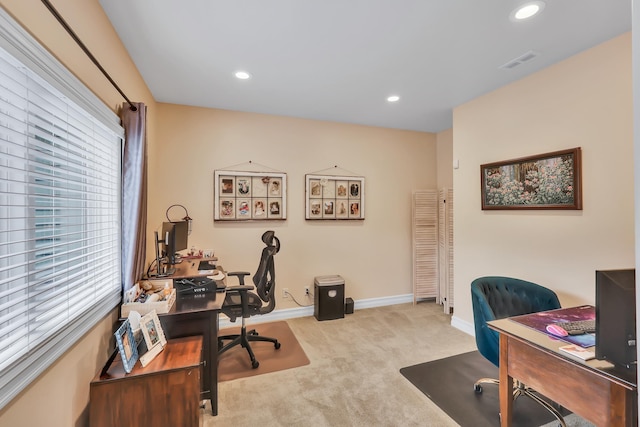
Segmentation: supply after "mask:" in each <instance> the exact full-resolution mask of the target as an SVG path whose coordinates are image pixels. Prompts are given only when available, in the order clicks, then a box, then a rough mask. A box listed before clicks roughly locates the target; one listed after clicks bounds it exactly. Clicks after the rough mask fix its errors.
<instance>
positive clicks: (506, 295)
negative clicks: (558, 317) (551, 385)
mask: <svg viewBox="0 0 640 427" xmlns="http://www.w3.org/2000/svg"><path fill="white" fill-rule="evenodd" d="M471 303H472V306H473V323H474V326H475V332H476V345H477V346H478V351H479V352H480V354H482V355H483V356H484V357H485V358H486V359H487V360H489V361H490V362H491V363H493V364H494V365H496V366H499V365H500V335H499V334H498V332H496V331H494V330H492V329H489V326H487V322H488V321H491V320H497V319H502V318H505V317H511V316H519V315H522V314H529V313H537V312H539V311H546V310H554V309H557V308H560V301H559V300H558V296H557V295H556V293H555V292H553V291H552V290H551V289H547V288H545V287H544V286H540V285H537V284H535V283H531V282H527V281H525V280H521V279H514V278H512V277H502V276H487V277H479V278H477V279H475V280H474V281H473V282H471ZM498 383H499V381H498V380H497V379H494V378H480V379H479V380H477V381H476V383H475V384H474V385H473V388H474V390H475V391H476V393H482V384H498ZM519 396H527V397H529V398H531V399H533V400H534V401H535V402H537V403H539V404H540V405H542V406H543V407H544V408H545V409H546V410H547V411H549V412H550V413H551V414H553V415H554V416H555V417H556V418H557V420H558V422H559V423H560V426H561V427H566V423H565V421H564V418H563V417H562V414H561V413H560V411H559V410H558V409H556V408H555V407H554V406H553V404H552V403H549V402H548V401H546V400H544V399H543V398H542V397H541V396H539V395H538V394H537V393H536V392H535V391H534V390H532V389H531V388H529V387H527V386H526V385H525V384H523V383H521V382H520V381H517V380H516V381H514V388H513V399H514V400H515V399H517V398H518V397H519Z"/></svg>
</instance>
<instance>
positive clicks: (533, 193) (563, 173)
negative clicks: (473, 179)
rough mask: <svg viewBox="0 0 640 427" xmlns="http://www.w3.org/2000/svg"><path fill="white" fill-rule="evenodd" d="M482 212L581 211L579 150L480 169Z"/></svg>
mask: <svg viewBox="0 0 640 427" xmlns="http://www.w3.org/2000/svg"><path fill="white" fill-rule="evenodd" d="M480 185H481V195H482V209H483V210H492V209H493V210H496V209H574V210H581V209H582V183H581V150H580V147H577V148H571V149H568V150H562V151H554V152H552V153H545V154H539V155H535V156H529V157H522V158H519V159H513V160H506V161H501V162H495V163H488V164H484V165H481V166H480Z"/></svg>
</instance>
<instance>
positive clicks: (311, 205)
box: [305, 174, 364, 219]
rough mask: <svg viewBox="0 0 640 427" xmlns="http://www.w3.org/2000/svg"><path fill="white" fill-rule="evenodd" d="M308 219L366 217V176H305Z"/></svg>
mask: <svg viewBox="0 0 640 427" xmlns="http://www.w3.org/2000/svg"><path fill="white" fill-rule="evenodd" d="M305 178H306V179H305V181H306V185H305V191H306V209H305V211H306V216H305V217H306V219H364V177H356V176H335V175H311V174H308V175H306V176H305Z"/></svg>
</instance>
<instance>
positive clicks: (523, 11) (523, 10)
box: [511, 1, 545, 21]
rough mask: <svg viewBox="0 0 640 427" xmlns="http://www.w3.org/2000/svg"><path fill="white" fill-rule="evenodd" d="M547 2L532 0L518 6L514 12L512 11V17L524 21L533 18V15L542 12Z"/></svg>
mask: <svg viewBox="0 0 640 427" xmlns="http://www.w3.org/2000/svg"><path fill="white" fill-rule="evenodd" d="M544 6H545V3H544V2H543V1H532V2H528V3H525V4H522V5H520V6H518V8H517V9H515V10H514V11H513V12H511V19H512V20H514V21H522V20H523V19H527V18H531V17H532V16H534V15H536V14H538V13H540V12H542V9H544Z"/></svg>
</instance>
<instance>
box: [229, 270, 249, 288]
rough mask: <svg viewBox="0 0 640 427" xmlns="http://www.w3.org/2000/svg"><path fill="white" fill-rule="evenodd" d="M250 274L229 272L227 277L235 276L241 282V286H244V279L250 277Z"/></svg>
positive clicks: (246, 272)
mask: <svg viewBox="0 0 640 427" xmlns="http://www.w3.org/2000/svg"><path fill="white" fill-rule="evenodd" d="M249 274H251V273H249V272H248V271H229V272H227V276H235V277H237V278H238V281H239V282H240V286H242V285H244V278H245V276H248V275H249Z"/></svg>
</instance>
